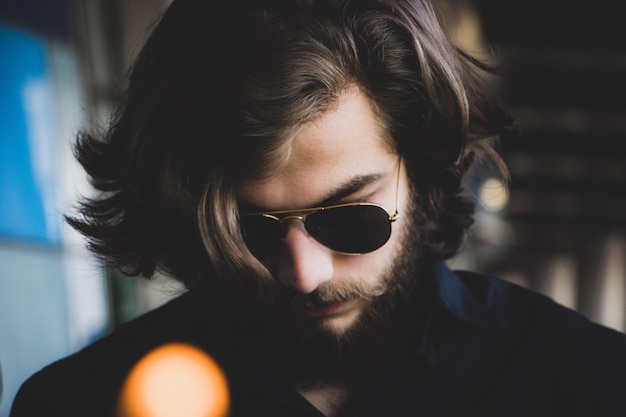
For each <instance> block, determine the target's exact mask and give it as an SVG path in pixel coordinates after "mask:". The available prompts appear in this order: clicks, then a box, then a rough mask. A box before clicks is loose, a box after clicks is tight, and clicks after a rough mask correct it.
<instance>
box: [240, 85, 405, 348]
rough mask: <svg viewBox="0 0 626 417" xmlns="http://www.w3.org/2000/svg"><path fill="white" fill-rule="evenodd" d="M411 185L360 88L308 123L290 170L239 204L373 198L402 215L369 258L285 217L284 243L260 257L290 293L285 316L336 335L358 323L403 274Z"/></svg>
mask: <svg viewBox="0 0 626 417" xmlns="http://www.w3.org/2000/svg"><path fill="white" fill-rule="evenodd" d="M408 189H409V187H408V181H407V176H406V172H405V167H404V164H403V163H402V161H401V160H400V159H399V157H398V155H397V154H395V153H393V152H392V151H391V150H390V148H389V146H388V144H386V143H385V131H384V128H383V126H381V124H380V122H379V120H378V119H377V118H376V116H375V114H374V111H373V109H372V107H371V104H370V101H369V99H368V98H367V97H366V96H365V95H363V94H362V93H360V92H359V91H358V90H357V89H356V88H353V89H349V90H347V91H346V92H344V93H343V94H342V96H341V97H340V99H339V100H338V102H337V103H336V106H334V107H332V108H331V109H330V110H329V111H327V112H326V113H325V114H323V115H322V116H321V117H320V118H318V119H315V120H313V121H312V122H310V123H308V124H305V125H304V127H303V128H302V129H301V130H300V131H299V132H298V134H297V135H296V138H295V140H294V142H293V148H292V151H291V153H290V155H289V158H288V162H287V164H286V165H285V166H284V167H283V168H281V169H280V170H278V171H276V172H275V173H274V174H273V175H271V176H270V177H269V178H266V179H263V180H251V181H248V182H246V183H244V184H243V185H242V186H241V187H240V192H239V196H238V197H239V199H240V201H241V202H243V203H244V204H246V205H248V206H250V207H254V209H255V211H277V210H298V209H306V208H310V207H318V206H323V205H331V204H340V203H349V202H372V203H378V204H380V205H382V206H384V207H385V208H386V209H387V211H388V212H389V214H393V213H394V212H395V211H396V208H397V210H398V212H399V214H400V217H399V218H398V220H396V221H395V222H394V223H393V224H392V233H391V237H390V239H389V241H387V243H386V244H385V245H384V246H382V247H381V248H379V249H377V250H375V251H373V252H370V253H366V254H362V255H347V254H342V253H338V252H335V251H333V250H331V249H329V248H327V247H325V246H324V245H322V244H321V243H319V242H318V241H316V240H315V239H314V238H312V237H311V236H309V234H308V233H307V231H306V229H305V228H304V224H303V223H302V221H300V220H298V219H290V220H286V221H285V223H284V226H285V236H284V244H283V245H282V246H281V247H280V249H278V250H277V251H276V252H275V253H273V254H271V255H269V256H268V257H266V258H264V259H261V261H262V263H263V264H264V265H265V266H266V267H267V268H268V270H269V271H270V272H271V273H272V275H273V276H274V277H275V279H276V280H277V282H278V283H279V284H280V286H281V287H282V289H283V290H284V291H281V293H282V294H283V300H285V301H286V303H285V304H286V305H287V306H288V307H286V308H285V309H284V310H283V315H284V317H283V319H284V320H285V321H287V322H288V323H290V324H291V325H292V326H294V327H295V328H300V329H302V330H305V331H307V330H308V331H310V330H311V329H315V331H316V332H321V333H325V334H327V335H329V336H333V337H335V338H337V339H341V337H342V336H343V335H344V334H348V333H350V330H353V329H354V328H355V327H357V324H358V323H359V322H360V321H361V319H362V318H363V316H364V315H366V313H367V312H368V311H369V310H370V309H371V308H372V306H373V305H374V304H375V300H376V299H377V298H378V297H379V296H381V295H382V294H384V293H386V292H387V290H388V288H389V287H390V284H393V282H392V281H393V280H394V279H396V277H395V276H393V275H394V273H392V271H394V264H396V263H398V261H399V259H400V258H401V257H402V255H403V254H404V252H403V250H404V251H406V248H405V247H404V246H405V245H404V244H405V243H406V240H407V232H406V231H407V230H408V229H410V227H407V226H410V223H411V222H412V221H413V220H412V219H411V215H410V213H409V210H408V206H409V201H408V200H409V194H410V193H409V192H408ZM396 205H397V207H396Z"/></svg>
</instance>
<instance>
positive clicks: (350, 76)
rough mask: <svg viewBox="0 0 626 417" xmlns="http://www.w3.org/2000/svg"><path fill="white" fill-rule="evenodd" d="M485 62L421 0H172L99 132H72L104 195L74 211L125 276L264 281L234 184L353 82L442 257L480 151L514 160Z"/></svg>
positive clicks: (275, 154)
mask: <svg viewBox="0 0 626 417" xmlns="http://www.w3.org/2000/svg"><path fill="white" fill-rule="evenodd" d="M225 3H228V4H225ZM476 68H482V69H485V70H488V68H486V67H485V66H483V65H481V64H480V63H479V62H477V61H475V60H473V59H472V58H470V57H469V56H467V55H466V54H464V53H463V52H461V51H459V50H457V49H456V48H455V47H454V45H452V44H451V43H450V42H449V41H448V39H447V38H446V36H445V34H444V33H443V31H442V29H441V27H440V26H439V23H438V21H437V16H436V13H435V11H434V10H433V8H432V6H431V4H430V3H429V2H428V1H425V0H241V1H233V2H208V1H199V0H174V2H173V3H172V5H171V6H170V7H169V9H168V10H167V11H166V13H165V14H164V16H163V17H162V19H161V20H160V22H159V24H158V25H157V26H156V28H155V30H154V31H153V33H152V34H151V36H150V38H149V39H148V41H147V43H146V45H145V46H144V48H143V49H142V51H141V53H140V54H139V56H138V58H137V60H136V62H135V64H134V66H133V68H132V72H131V75H130V79H129V84H128V89H127V94H126V96H125V100H124V102H123V103H122V105H121V106H120V107H119V109H118V111H117V112H116V114H115V115H114V118H113V122H112V123H111V126H110V128H109V129H108V131H107V132H106V134H105V135H104V137H102V138H100V137H97V136H96V135H91V134H88V133H83V134H82V135H80V136H79V139H78V142H77V147H76V154H77V157H78V159H79V161H80V162H81V163H82V164H83V166H84V167H85V169H86V171H87V172H88V174H89V175H90V177H91V179H92V182H93V184H94V186H95V188H96V189H97V190H100V191H101V192H102V194H101V195H100V196H98V197H97V198H95V199H91V200H85V201H83V202H82V205H81V213H82V215H81V216H79V217H73V218H69V222H70V224H72V225H73V226H74V227H75V228H76V229H78V230H79V231H81V232H82V233H83V234H85V235H86V236H87V237H88V238H89V239H90V245H91V248H92V250H93V251H94V252H95V253H96V254H98V255H100V256H101V257H102V258H103V259H104V260H105V261H106V262H107V264H109V265H111V266H113V267H118V268H122V270H124V272H126V273H127V274H130V275H138V274H143V275H146V276H150V275H151V274H152V273H153V272H154V270H155V268H160V269H162V270H164V271H166V272H169V273H171V274H173V275H174V276H175V277H176V278H177V279H179V280H181V281H182V282H184V283H185V284H186V285H187V286H188V287H193V286H196V285H202V286H208V287H211V288H213V289H214V290H218V289H223V288H225V287H227V286H233V287H232V289H233V290H236V291H241V290H242V289H244V288H247V287H246V285H247V284H249V283H252V284H253V286H254V285H261V286H262V285H263V283H266V282H268V281H269V280H270V279H271V277H270V276H269V274H268V272H267V271H266V270H265V269H264V268H263V267H262V266H261V265H260V263H258V262H257V261H256V260H255V259H254V258H253V257H252V256H251V254H250V253H249V252H248V251H247V249H246V247H245V245H244V243H243V241H242V238H241V234H240V231H239V225H238V206H237V199H236V189H237V184H238V183H239V182H241V181H242V180H244V179H246V178H251V177H254V176H258V175H264V174H266V173H267V169H268V167H270V166H271V165H272V164H273V163H275V162H276V161H279V160H280V159H281V158H284V157H285V155H286V151H287V150H288V146H289V144H290V138H292V137H293V135H294V134H295V132H296V131H297V129H298V128H299V127H301V126H302V125H303V124H305V123H307V122H308V121H310V120H312V119H313V118H315V117H318V116H320V115H321V114H323V113H324V112H325V110H326V109H327V108H328V107H329V106H330V105H331V104H333V103H334V102H335V101H336V99H337V97H338V96H339V94H341V92H342V91H343V90H344V89H345V88H347V87H348V86H349V85H351V84H355V85H357V86H358V87H359V88H360V89H361V91H363V92H364V93H365V94H366V95H368V96H369V98H370V99H371V100H372V103H373V104H374V107H375V108H376V110H377V111H378V114H379V116H380V118H381V121H382V122H383V123H384V124H385V126H386V127H387V129H388V132H389V136H390V137H391V138H393V140H394V147H395V149H397V150H398V152H399V153H400V154H401V155H402V156H403V158H404V160H405V162H406V163H407V166H408V168H409V172H410V174H409V175H410V177H411V180H412V182H413V186H414V188H415V190H417V193H416V195H417V197H416V198H417V199H418V201H417V207H419V210H418V211H419V212H420V213H421V215H422V216H423V222H424V224H425V235H424V239H425V242H424V244H425V247H426V248H427V249H428V250H429V251H430V252H431V253H432V254H433V255H434V256H437V257H440V258H442V259H445V258H448V257H450V256H453V255H454V254H455V253H456V252H457V251H458V249H459V247H460V244H461V242H462V241H463V238H464V235H465V233H466V231H467V228H468V227H469V226H470V225H471V223H472V217H473V204H472V202H471V200H469V199H467V198H466V197H465V196H464V195H463V192H462V191H463V186H462V178H463V176H464V175H465V174H466V173H467V171H468V169H469V167H470V166H471V164H472V162H473V161H474V160H475V159H476V157H487V158H489V159H491V160H493V161H494V162H495V163H496V165H498V166H499V167H500V168H501V169H502V171H503V172H505V171H506V169H505V168H504V166H503V164H502V162H501V160H500V159H499V158H498V155H497V153H496V152H495V151H494V150H493V148H492V147H491V140H492V139H493V138H496V137H498V136H501V135H502V134H505V133H508V132H510V131H511V130H514V124H513V121H512V120H511V118H510V116H509V114H508V113H507V112H506V111H505V110H504V109H503V108H502V107H501V105H500V104H499V102H498V100H497V99H496V98H495V97H494V95H493V94H492V93H491V92H490V91H489V89H488V88H486V87H485V85H484V83H483V82H482V80H481V78H480V77H479V76H478V75H476V72H475V70H476Z"/></svg>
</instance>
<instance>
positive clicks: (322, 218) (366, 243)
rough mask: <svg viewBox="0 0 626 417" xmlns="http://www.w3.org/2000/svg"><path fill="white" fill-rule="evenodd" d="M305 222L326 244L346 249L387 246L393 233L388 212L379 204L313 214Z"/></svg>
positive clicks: (340, 249) (368, 249)
mask: <svg viewBox="0 0 626 417" xmlns="http://www.w3.org/2000/svg"><path fill="white" fill-rule="evenodd" d="M305 226H306V229H307V231H308V232H309V234H310V235H311V236H313V237H314V238H315V239H316V240H317V241H319V242H320V243H322V244H323V245H325V246H328V247H329V248H331V249H333V250H335V251H337V252H344V253H367V252H372V251H374V250H376V249H378V248H380V247H381V246H383V245H384V244H385V243H386V242H387V240H389V236H390V235H391V222H390V221H389V215H388V214H387V212H386V211H385V210H384V209H383V208H381V207H378V206H373V205H372V206H370V205H355V206H345V207H337V208H332V209H327V210H322V211H318V212H315V213H313V214H310V215H309V216H307V218H306V222H305Z"/></svg>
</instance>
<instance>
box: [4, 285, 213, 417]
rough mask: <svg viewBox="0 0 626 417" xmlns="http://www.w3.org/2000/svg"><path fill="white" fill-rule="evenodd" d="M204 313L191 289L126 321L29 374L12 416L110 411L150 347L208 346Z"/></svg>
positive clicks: (17, 396)
mask: <svg viewBox="0 0 626 417" xmlns="http://www.w3.org/2000/svg"><path fill="white" fill-rule="evenodd" d="M199 319H200V318H199V317H197V316H196V312H195V311H194V310H193V308H192V307H191V306H190V303H189V300H188V295H186V294H185V295H182V296H180V297H178V298H176V299H174V300H172V301H170V302H169V303H167V304H165V305H163V306H161V307H159V308H157V309H155V310H152V311H150V312H148V313H146V314H144V315H142V316H140V317H138V318H136V319H134V320H131V321H129V322H127V323H125V324H123V325H121V326H120V327H118V328H117V329H115V330H114V331H112V332H111V333H110V334H108V335H107V336H105V337H103V338H102V339H100V340H98V341H96V342H94V343H92V344H90V345H88V346H86V347H85V348H83V349H82V350H80V351H78V352H76V353H74V354H72V355H69V356H67V357H65V358H62V359H59V360H58V361H56V362H54V363H51V364H49V365H48V366H46V367H44V368H43V369H41V370H40V371H38V372H36V373H35V374H33V375H32V376H31V377H30V378H28V379H27V380H26V381H25V382H24V383H23V384H22V386H21V387H20V389H19V391H18V393H17V395H16V397H15V399H14V401H13V404H12V409H11V414H10V416H11V417H22V416H24V417H25V416H28V417H37V416H40V415H41V416H43V415H45V416H51V417H54V416H63V417H71V416H79V415H90V416H94V417H95V416H100V415H102V416H105V415H106V416H110V415H111V408H112V407H113V406H114V404H115V402H116V401H117V397H118V395H119V389H120V387H121V386H122V384H123V381H124V379H125V378H126V376H127V375H128V372H129V371H130V369H131V368H132V367H133V365H134V364H135V363H136V362H137V361H138V360H139V359H140V358H141V357H142V356H144V355H145V354H146V353H148V352H149V351H150V350H152V349H154V348H156V347H158V346H160V345H162V344H165V343H168V342H186V343H191V344H195V345H203V348H205V347H206V345H207V340H205V339H206V337H205V336H206V334H205V332H202V331H198V327H199V326H202V324H201V323H200V322H199ZM103 410H106V411H103ZM85 411H88V412H89V414H85Z"/></svg>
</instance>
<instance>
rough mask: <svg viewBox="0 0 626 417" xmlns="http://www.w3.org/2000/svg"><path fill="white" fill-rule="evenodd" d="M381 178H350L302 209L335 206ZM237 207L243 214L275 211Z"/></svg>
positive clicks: (243, 203)
mask: <svg viewBox="0 0 626 417" xmlns="http://www.w3.org/2000/svg"><path fill="white" fill-rule="evenodd" d="M382 177H384V175H383V174H367V175H357V176H355V177H352V178H350V179H349V180H348V181H346V182H345V183H343V184H340V185H339V186H338V187H336V188H335V189H333V190H331V191H330V192H329V193H328V194H327V195H326V196H324V197H323V198H322V199H321V200H319V201H317V202H315V203H314V204H313V205H311V206H309V207H303V209H306V208H316V207H323V206H329V205H332V204H337V203H338V202H339V201H341V200H342V199H343V198H345V197H348V196H349V195H352V194H354V193H356V192H357V191H360V190H361V189H363V188H365V187H366V186H368V185H370V184H373V183H375V182H376V181H378V180H380V179H381V178H382ZM239 207H240V209H242V211H243V212H244V213H269V212H273V211H275V210H267V209H265V208H262V207H258V206H255V205H254V204H249V203H246V202H245V201H240V202H239ZM288 210H289V211H291V209H288ZM293 210H294V211H297V210H299V209H293Z"/></svg>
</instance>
